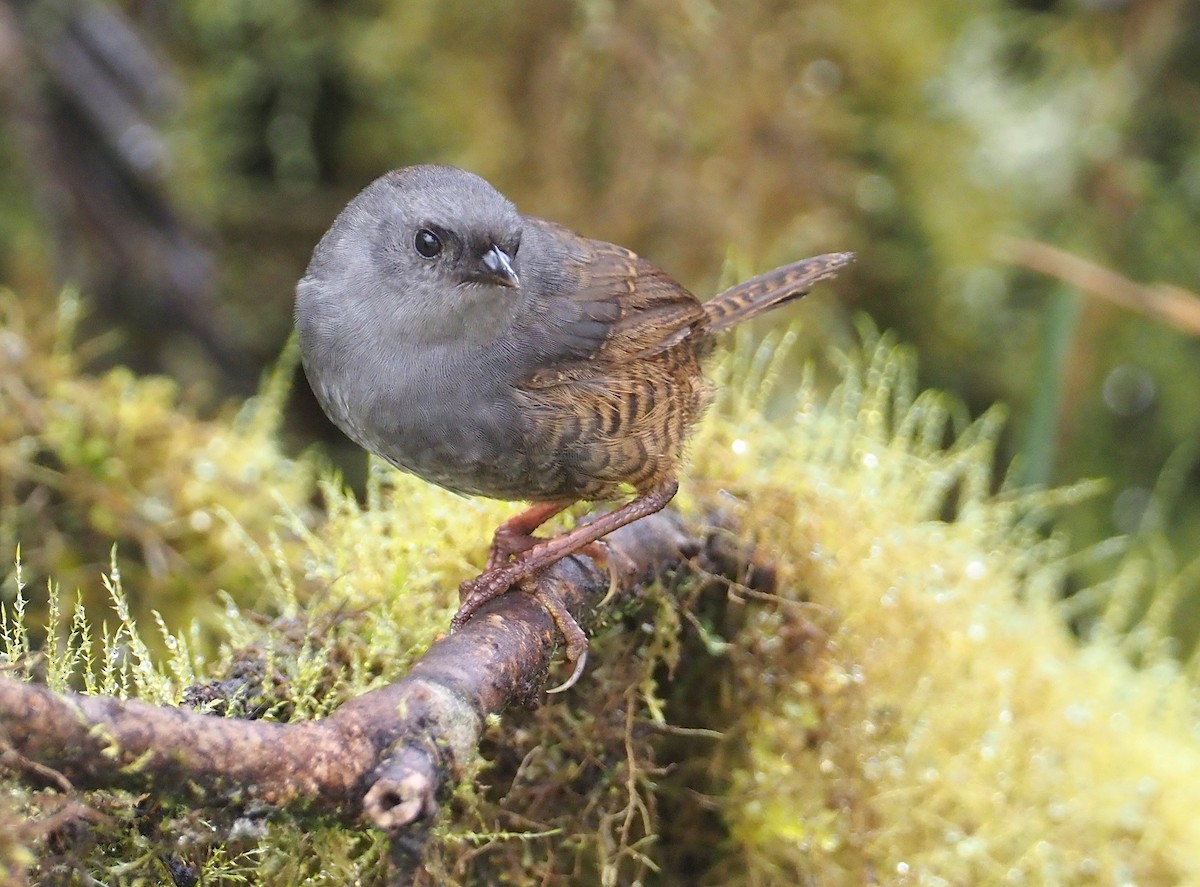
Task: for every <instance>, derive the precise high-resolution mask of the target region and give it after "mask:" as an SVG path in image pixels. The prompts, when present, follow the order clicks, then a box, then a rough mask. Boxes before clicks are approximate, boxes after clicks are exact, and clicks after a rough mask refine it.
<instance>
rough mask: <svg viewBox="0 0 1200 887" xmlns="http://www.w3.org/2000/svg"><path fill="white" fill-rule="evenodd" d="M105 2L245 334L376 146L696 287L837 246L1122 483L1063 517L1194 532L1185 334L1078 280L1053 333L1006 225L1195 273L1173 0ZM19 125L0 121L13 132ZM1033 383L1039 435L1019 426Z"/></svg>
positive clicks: (1199, 369) (1063, 458)
mask: <svg viewBox="0 0 1200 887" xmlns="http://www.w3.org/2000/svg"><path fill="white" fill-rule="evenodd" d="M124 8H125V9H126V10H127V12H128V13H129V14H130V15H131V16H132V19H133V21H134V23H135V24H138V25H140V27H141V28H142V29H143V31H144V33H145V34H146V35H147V36H148V37H149V38H150V39H151V41H152V42H153V43H154V44H155V45H157V47H158V48H159V49H160V50H161V51H162V52H163V53H164V55H165V57H166V58H167V59H169V61H170V63H171V64H172V65H173V66H174V67H175V69H176V70H177V71H178V73H179V76H180V79H181V83H182V86H183V88H182V102H181V105H180V107H179V109H178V112H177V114H176V115H175V116H174V118H173V119H172V121H171V123H170V125H169V126H168V127H167V129H166V136H167V138H168V140H169V144H170V145H171V146H172V148H173V155H174V166H173V171H172V174H171V176H170V178H169V186H170V189H171V191H172V192H173V194H174V195H175V197H176V198H177V200H178V201H179V203H180V204H181V205H183V206H184V207H185V208H186V210H187V212H188V213H190V215H191V216H192V218H194V219H196V220H198V221H200V222H202V223H203V224H204V225H205V226H206V227H208V228H209V229H211V230H213V231H214V232H215V233H216V240H215V244H216V248H217V250H218V256H219V259H220V262H219V267H220V269H221V270H220V273H221V275H222V281H221V292H222V297H223V301H224V303H225V307H226V308H227V309H228V310H229V312H230V313H231V314H232V316H233V317H234V318H235V319H236V320H237V322H238V326H239V327H240V328H242V329H245V330H247V331H251V332H252V333H253V338H254V340H255V341H256V342H257V343H258V350H257V353H260V354H268V353H271V351H272V350H273V349H276V348H277V347H278V343H280V342H282V340H283V338H284V336H285V334H286V332H287V329H288V327H289V324H290V301H291V294H292V288H293V285H294V282H295V280H296V279H297V278H298V276H299V275H300V273H301V272H302V270H303V267H304V264H305V261H306V258H307V254H308V252H309V250H310V249H311V247H312V245H313V244H314V243H315V242H316V240H317V239H318V237H319V236H320V234H321V232H322V231H323V230H324V228H325V227H326V226H327V225H328V223H329V222H330V220H331V219H332V217H333V215H334V214H335V213H336V211H337V210H338V209H339V208H340V206H341V205H342V204H343V203H344V202H345V201H346V200H347V199H348V198H349V197H350V196H351V195H352V194H353V193H354V192H355V191H356V190H357V189H358V188H360V187H361V186H363V185H364V184H365V183H366V182H367V181H369V180H370V179H371V178H373V177H374V176H376V175H378V174H379V173H381V172H382V171H384V170H386V169H388V168H391V167H394V166H398V165H402V164H406V163H412V162H419V161H441V162H450V163H456V164H460V165H464V166H467V167H470V168H472V169H474V170H476V171H478V172H480V173H481V174H483V175H484V176H486V177H488V178H490V179H491V180H493V181H494V182H495V183H496V184H497V185H498V186H499V187H500V188H501V190H503V191H505V192H506V193H508V194H510V196H512V197H513V198H514V199H515V200H516V201H517V202H518V204H519V205H520V206H521V207H522V208H523V209H525V210H526V211H528V212H532V213H535V214H538V215H543V216H547V217H550V218H554V219H556V220H559V221H562V222H564V223H566V224H570V225H572V226H574V227H576V228H578V229H580V230H582V231H584V232H586V233H588V234H591V235H594V236H598V237H602V238H607V239H611V240H614V241H617V242H621V243H624V244H627V245H629V246H632V247H633V248H635V249H637V250H638V251H639V252H642V253H643V254H645V255H647V256H649V257H651V258H652V259H653V260H655V261H656V262H658V263H660V264H662V265H663V266H664V267H666V268H667V269H668V270H669V271H671V272H673V273H674V274H675V275H676V276H678V277H679V278H680V279H682V280H683V281H684V282H685V283H688V284H689V285H691V286H693V287H694V288H695V289H696V290H697V292H700V293H707V292H711V291H713V290H714V289H715V288H716V285H717V282H718V279H719V277H720V275H721V273H722V269H723V268H724V267H725V261H726V258H727V256H729V255H731V254H732V255H733V256H735V257H737V264H738V267H739V268H745V269H748V270H760V269H762V268H765V267H768V266H770V265H772V264H776V263H780V262H782V261H785V260H790V259H794V258H796V257H799V256H801V255H804V254H810V253H815V252H818V251H821V250H826V249H855V250H857V251H858V252H859V254H860V261H859V264H858V266H857V270H856V272H855V274H854V276H853V277H851V278H849V279H847V280H844V281H842V282H841V283H840V285H839V287H838V293H839V295H840V297H841V298H842V299H843V300H844V303H845V305H846V307H854V308H865V309H866V310H868V311H869V312H870V313H871V314H872V315H873V316H875V317H876V319H877V320H878V321H879V322H881V323H882V324H884V325H886V326H889V327H893V328H896V329H897V330H898V331H900V333H901V334H902V336H903V337H904V338H905V339H906V340H909V341H912V342H914V343H916V344H917V345H918V347H919V348H920V350H921V352H922V354H923V356H924V360H923V362H922V371H923V373H924V374H925V375H924V378H925V381H927V382H928V383H930V384H934V385H936V386H938V387H943V388H948V389H951V390H954V391H957V392H959V393H960V394H961V395H962V396H963V397H964V398H965V400H966V401H967V402H968V403H969V404H970V405H971V406H972V408H974V409H976V410H979V409H982V408H984V407H986V406H987V405H989V404H991V403H993V402H995V401H997V400H1002V401H1005V402H1007V403H1009V404H1010V405H1012V407H1013V409H1012V417H1013V421H1012V426H1011V427H1012V433H1011V434H1010V436H1009V437H1008V438H1006V443H1005V445H1004V448H1003V450H1002V453H1001V459H1002V461H1005V462H1006V461H1007V460H1008V459H1010V458H1011V457H1012V456H1014V455H1020V454H1021V449H1022V447H1024V448H1026V452H1025V453H1024V455H1025V457H1026V463H1025V464H1026V465H1027V466H1028V467H1027V468H1026V469H1023V470H1024V471H1025V474H1024V475H1023V476H1024V477H1025V478H1026V479H1028V480H1033V481H1037V482H1043V483H1045V482H1050V483H1062V482H1069V481H1071V480H1074V479H1077V478H1080V477H1085V476H1097V477H1107V478H1111V479H1112V489H1111V491H1110V494H1109V495H1108V496H1107V497H1105V498H1102V499H1098V500H1097V502H1096V503H1095V504H1094V505H1093V506H1092V507H1091V508H1090V509H1080V510H1078V511H1077V513H1075V514H1074V515H1073V516H1072V517H1071V518H1070V520H1071V521H1072V523H1073V524H1074V526H1075V529H1076V532H1077V533H1078V535H1079V537H1080V539H1081V540H1085V541H1095V540H1098V539H1102V538H1105V537H1108V536H1111V535H1113V534H1115V533H1127V532H1131V531H1132V530H1134V529H1136V528H1137V527H1138V526H1139V525H1140V524H1142V523H1144V522H1145V520H1149V521H1150V522H1152V523H1153V524H1154V525H1155V526H1157V527H1159V528H1161V529H1165V530H1166V531H1167V532H1168V533H1169V534H1171V535H1172V537H1173V539H1174V540H1175V542H1176V544H1177V546H1178V547H1181V548H1183V549H1185V550H1189V549H1190V548H1193V547H1194V545H1195V540H1196V538H1197V537H1198V535H1200V471H1197V469H1196V468H1195V467H1194V466H1193V467H1192V468H1190V469H1189V470H1188V471H1187V472H1186V473H1185V476H1184V478H1183V481H1182V483H1181V484H1179V485H1178V492H1177V495H1176V497H1175V498H1174V499H1171V500H1162V499H1161V498H1159V497H1157V496H1156V495H1155V493H1154V490H1155V487H1156V479H1157V476H1158V473H1159V472H1160V470H1161V469H1162V466H1163V465H1164V464H1165V463H1166V462H1167V460H1168V459H1169V458H1170V457H1171V455H1172V453H1174V452H1175V451H1176V450H1177V449H1178V448H1179V447H1180V446H1181V445H1184V444H1186V443H1187V442H1188V441H1191V440H1193V439H1195V438H1196V436H1197V432H1198V431H1200V398H1197V397H1196V396H1195V391H1194V384H1193V383H1194V380H1195V379H1196V378H1197V377H1200V349H1198V348H1197V346H1196V344H1195V342H1194V340H1191V339H1189V338H1188V337H1187V336H1185V335H1183V334H1182V333H1180V332H1178V331H1176V330H1173V329H1171V328H1169V327H1166V326H1164V325H1162V324H1161V323H1159V322H1156V321H1153V320H1149V319H1146V318H1142V317H1139V316H1136V315H1133V314H1131V313H1129V312H1127V311H1124V310H1122V309H1118V308H1114V307H1111V306H1109V305H1108V304H1106V303H1103V302H1098V301H1095V300H1093V299H1091V298H1090V297H1085V298H1084V299H1083V301H1082V303H1081V308H1080V311H1079V313H1078V317H1077V318H1075V319H1074V320H1073V321H1071V322H1069V324H1068V326H1067V327H1066V328H1060V327H1061V325H1059V327H1055V325H1054V322H1053V321H1052V320H1051V318H1052V317H1053V316H1054V311H1053V310H1052V307H1051V306H1052V305H1053V304H1054V303H1055V300H1057V299H1060V298H1062V296H1061V295H1060V292H1061V287H1060V286H1059V284H1057V283H1056V282H1055V281H1052V280H1048V279H1045V278H1042V277H1038V276H1036V275H1034V274H1032V273H1030V272H1024V271H1020V270H1017V269H1014V268H1012V267H1010V266H1008V265H1006V264H1004V262H1003V261H1002V260H1001V258H1000V257H999V254H998V251H997V246H996V237H997V235H999V234H1015V235H1020V236H1027V237H1032V238H1035V239H1042V240H1045V241H1047V242H1050V243H1053V244H1056V245H1058V246H1061V247H1064V248H1066V249H1069V250H1072V251H1076V252H1079V253H1080V254H1082V255H1085V256H1087V257H1090V258H1092V259H1094V260H1096V261H1099V262H1100V263H1101V264H1105V265H1109V266H1111V267H1113V268H1115V269H1117V270H1119V271H1121V272H1122V273H1124V274H1125V275H1127V276H1129V277H1131V278H1133V279H1135V280H1146V281H1153V280H1166V281H1171V282H1174V283H1176V284H1179V285H1181V286H1184V287H1191V288H1192V289H1196V288H1198V287H1200V251H1198V250H1196V249H1195V248H1194V240H1195V231H1196V230H1197V223H1198V222H1200V132H1198V130H1200V117H1198V115H1196V113H1195V108H1196V105H1197V101H1198V100H1200V95H1198V90H1197V87H1196V83H1197V78H1196V74H1197V70H1196V68H1197V62H1196V59H1197V58H1200V13H1197V11H1196V8H1195V7H1194V5H1192V4H1188V3H1185V2H1182V0H1166V2H1160V0H1141V2H1120V0H1118V2H1100V0H1090V2H1078V3H1065V2H1063V3H1001V2H996V0H991V2H987V3H981V4H961V3H953V2H948V0H942V2H938V0H927V2H924V3H920V4H912V3H898V2H885V3H878V2H872V3H867V2H862V0H856V2H838V3H835V2H763V3H734V2H716V3H713V2H698V0H668V2H658V0H655V2H650V0H630V2H612V0H573V2H568V3H560V2H556V0H553V2H551V0H536V2H533V3H522V4H517V3H511V2H501V3H490V4H482V5H481V4H476V3H468V2H463V0H448V2H439V3H433V2H427V0H418V2H408V0H405V2H400V0H356V2H351V3H340V4H335V3H327V2H319V0H272V2H261V0H259V2H244V0H187V2H182V3H174V4H166V3H161V2H159V3H155V2H136V3H135V2H133V0H128V2H126V3H125V4H124ZM14 139H15V136H14V135H13V130H12V129H8V130H6V131H3V132H0V151H2V152H4V154H5V155H6V156H12V155H15V153H16V147H15V145H16V142H15V141H14ZM29 163H35V164H36V159H30V158H28V157H27V158H26V160H25V164H29ZM21 167H22V164H21V163H19V162H15V163H12V164H6V165H5V166H4V169H3V171H0V193H3V194H5V195H6V198H7V196H12V198H13V199H12V201H11V206H12V207H13V210H14V212H13V213H11V214H6V217H5V219H4V221H3V224H2V225H0V275H2V276H4V277H9V278H14V279H17V280H18V281H19V282H21V283H27V282H30V281H36V280H37V279H39V275H38V273H37V271H36V269H37V261H38V260H39V257H44V256H46V255H49V254H51V253H52V250H50V249H49V248H48V247H47V246H46V244H45V243H44V240H45V236H46V235H45V233H44V231H43V232H42V233H40V234H39V233H38V232H39V228H38V227H37V224H38V223H37V218H36V217H35V216H34V215H33V213H32V210H33V207H34V202H33V201H30V200H28V199H27V197H25V196H21V195H22V186H23V184H24V177H25V173H24V172H23V171H22V169H21ZM39 238H40V239H41V241H42V242H41V243H39ZM42 261H44V259H42ZM41 279H42V280H43V281H44V282H46V283H47V284H49V283H50V275H49V273H47V272H46V271H45V270H43V273H42V274H41ZM32 289H34V288H29V287H24V286H23V287H22V291H31V290H32ZM52 289H53V288H52V287H49V286H46V287H43V291H46V292H50V291H52ZM831 299H832V297H831V296H829V295H828V294H823V295H820V296H818V297H817V299H816V300H815V301H821V302H822V305H823V307H822V308H821V309H811V310H812V313H813V315H815V318H814V319H819V322H815V323H813V324H811V327H812V329H811V330H810V335H812V336H813V337H815V338H822V337H823V338H833V339H835V340H839V339H840V340H843V341H844V340H845V331H846V329H847V326H846V324H845V322H844V319H842V320H839V319H838V318H837V314H838V312H839V310H841V309H839V308H838V307H837V306H835V305H832V304H831ZM130 322H134V319H133V318H130ZM1056 329H1057V332H1056V331H1055V330H1056ZM1039 353H1043V357H1041V358H1039V357H1038V356H1037V355H1038V354H1039ZM1055 355H1057V356H1055ZM1114 374H1115V375H1114ZM1130 379H1132V380H1133V383H1132V384H1134V385H1136V386H1139V387H1138V391H1140V392H1142V395H1143V396H1138V397H1134V398H1133V399H1132V400H1130V399H1129V398H1126V399H1125V400H1124V401H1122V400H1121V399H1120V397H1119V396H1117V402H1116V405H1114V399H1113V396H1107V397H1106V394H1105V391H1106V387H1105V386H1106V383H1107V385H1108V388H1109V389H1120V388H1121V384H1122V381H1121V380H1125V383H1126V387H1128V384H1129V380H1130ZM1110 394H1111V391H1110ZM1039 398H1048V401H1047V403H1048V406H1045V407H1040V406H1039ZM1039 409H1041V410H1042V412H1043V413H1045V412H1046V411H1047V410H1050V411H1052V412H1051V414H1050V415H1049V424H1048V426H1047V427H1043V426H1038V425H1036V424H1035V425H1034V426H1032V427H1031V426H1030V421H1031V417H1033V416H1036V415H1038V414H1039ZM1122 493H1124V494H1125V495H1124V496H1122Z"/></svg>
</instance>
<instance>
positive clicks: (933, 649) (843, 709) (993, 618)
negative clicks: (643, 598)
mask: <svg viewBox="0 0 1200 887" xmlns="http://www.w3.org/2000/svg"><path fill="white" fill-rule="evenodd" d="M864 360H865V363H862V364H860V363H858V362H857V361H852V362H850V363H848V364H847V367H846V378H845V381H844V382H843V383H842V384H841V386H840V387H839V389H838V390H837V391H835V392H834V393H833V395H832V397H831V398H830V399H829V400H828V401H827V402H826V403H823V404H822V403H819V402H818V401H817V400H816V399H815V397H814V396H813V395H812V394H811V392H810V393H807V394H804V395H802V399H801V404H800V408H799V410H798V411H797V414H796V416H795V418H794V420H793V421H792V422H786V423H781V424H778V425H770V426H768V425H764V424H763V423H761V422H759V421H756V420H753V419H745V418H743V419H742V420H741V421H742V422H743V423H744V424H743V426H742V427H741V428H736V427H735V426H733V425H731V424H729V423H724V422H718V423H713V424H711V425H709V426H707V427H706V434H705V438H704V440H703V442H702V443H700V444H699V445H698V446H697V457H698V458H697V460H696V467H695V470H696V471H697V472H698V474H699V476H698V477H696V478H695V479H694V482H693V485H694V486H699V485H711V484H712V483H713V479H715V478H717V477H718V476H719V477H720V478H721V482H722V483H723V484H726V485H729V486H731V487H732V488H734V489H739V488H740V489H745V490H746V491H747V492H749V493H752V495H748V496H747V504H746V505H745V512H746V513H745V515H744V516H743V519H744V521H745V523H746V525H747V526H751V527H757V528H758V539H759V544H760V545H762V546H765V547H768V548H769V549H770V550H772V551H773V552H775V554H776V558H775V559H776V563H777V564H778V567H779V571H780V573H779V576H780V594H781V596H785V597H788V598H791V599H793V600H800V599H804V600H806V601H807V603H806V604H804V605H803V606H801V607H798V608H789V607H788V606H786V605H780V606H779V607H777V608H775V609H774V610H769V609H768V610H762V611H760V612H759V613H758V614H757V618H755V619H754V620H753V622H752V625H751V627H750V628H749V630H748V631H747V633H746V634H747V637H746V638H745V639H744V641H743V643H742V644H740V645H735V647H734V650H735V652H734V653H733V654H732V655H733V656H734V658H735V659H738V660H739V666H738V675H739V686H738V692H739V693H740V694H741V697H740V698H741V700H742V704H741V706H740V707H741V712H740V713H739V714H738V715H736V716H735V719H734V723H732V724H731V725H730V728H729V731H728V733H727V745H726V748H725V749H723V750H722V752H721V753H720V754H719V755H718V756H717V759H718V761H719V763H720V766H721V767H724V768H731V769H732V771H733V775H732V782H733V784H732V787H731V789H730V791H729V793H728V796H727V797H725V798H723V799H722V802H721V804H722V810H723V811H724V814H725V817H726V820H727V822H728V825H729V829H730V837H731V848H736V852H735V856H736V861H734V860H727V861H726V865H725V870H726V871H734V870H738V869H740V870H743V871H745V872H747V873H748V876H747V877H746V878H745V879H744V882H745V883H751V884H791V883H802V882H815V883H820V884H862V883H867V882H868V881H875V882H878V883H896V884H904V883H907V884H992V883H1000V884H1043V883H1054V884H1091V883H1137V884H1143V885H1144V884H1163V885H1167V884H1180V883H1198V882H1200V850H1197V849H1196V848H1200V823H1198V822H1197V819H1196V817H1195V815H1194V811H1195V809H1197V805H1200V743H1197V741H1196V736H1195V729H1196V723H1197V720H1196V715H1197V709H1196V701H1197V700H1196V693H1195V688H1194V686H1193V685H1192V684H1191V683H1190V682H1189V681H1188V680H1187V679H1185V677H1184V676H1182V675H1181V674H1180V672H1179V670H1178V669H1177V668H1176V667H1175V666H1174V665H1173V664H1172V663H1171V662H1169V661H1167V660H1165V659H1163V658H1161V657H1159V658H1158V659H1157V660H1155V661H1154V664H1153V667H1149V668H1143V669H1141V670H1138V669H1135V668H1133V667H1132V666H1131V665H1130V664H1129V662H1128V661H1127V658H1126V656H1125V652H1124V651H1123V650H1122V648H1121V646H1120V644H1119V643H1118V642H1117V639H1116V638H1115V637H1114V636H1113V635H1111V634H1109V633H1105V632H1097V634H1096V636H1095V637H1093V638H1091V639H1090V640H1089V641H1087V642H1085V643H1082V644H1081V643H1080V642H1079V641H1078V640H1077V639H1076V638H1074V637H1072V636H1071V634H1070V632H1069V631H1068V628H1067V625H1066V620H1065V619H1064V618H1063V612H1062V607H1061V605H1060V603H1059V595H1060V594H1061V593H1062V592H1063V589H1064V585H1063V580H1064V573H1065V566H1066V564H1065V556H1066V552H1065V546H1064V545H1063V544H1062V543H1061V541H1059V540H1057V539H1055V538H1054V537H1050V538H1048V539H1046V538H1043V537H1041V536H1039V535H1038V534H1036V533H1034V532H1033V531H1031V530H1030V529H1028V524H1030V523H1031V522H1032V521H1034V520H1036V519H1037V518H1038V517H1041V516H1044V514H1045V506H1046V505H1047V504H1048V503H1047V501H1046V500H1047V499H1048V498H1050V497H1047V496H1045V495H1041V496H1039V495H1028V496H1019V495H1012V494H1006V493H1001V494H999V495H993V494H992V493H991V492H990V489H989V478H990V474H991V471H990V466H991V446H992V441H993V440H994V436H995V427H994V426H995V423H994V421H992V420H991V419H990V418H988V417H985V418H984V419H981V420H979V422H977V423H976V424H975V425H973V426H971V427H970V428H968V429H967V430H966V431H965V432H963V433H962V434H960V435H959V436H958V439H957V442H956V443H954V444H953V445H951V446H950V447H949V448H948V449H945V450H943V449H942V448H941V440H942V431H941V428H942V426H943V425H944V420H945V417H946V415H947V410H946V407H945V406H944V404H943V402H942V400H941V399H940V398H938V397H936V396H931V395H922V396H920V397H916V398H914V397H913V396H912V394H911V390H906V389H908V388H909V386H910V385H911V379H912V376H913V373H912V368H911V366H909V365H908V364H909V363H910V361H909V360H907V359H906V358H905V355H904V353H903V352H902V351H899V350H896V349H894V348H891V347H889V346H888V345H887V343H886V342H885V343H882V344H880V345H879V346H877V347H876V348H874V349H873V350H872V349H871V348H868V350H867V352H866V354H865V357H864ZM739 439H740V440H742V441H750V442H751V443H750V444H748V445H747V444H745V443H742V444H736V445H735V443H734V441H736V440H739ZM718 460H719V462H720V466H721V469H720V475H718V473H717V468H718ZM1064 497H1065V498H1070V497H1069V495H1064V496H1060V497H1058V498H1064ZM802 624H807V625H808V627H807V631H808V632H809V633H810V635H811V634H813V631H814V630H813V627H812V626H814V625H815V626H816V630H817V632H819V637H818V638H817V639H812V638H810V642H809V643H806V644H796V643H789V642H788V640H789V638H794V637H795V636H796V634H797V632H798V631H800V630H801V629H800V627H799V626H800V625H802ZM750 640H752V641H753V642H752V643H746V641H750ZM773 641H774V642H773ZM748 651H749V652H748ZM750 653H752V654H753V655H750ZM739 882H740V881H739Z"/></svg>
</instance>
